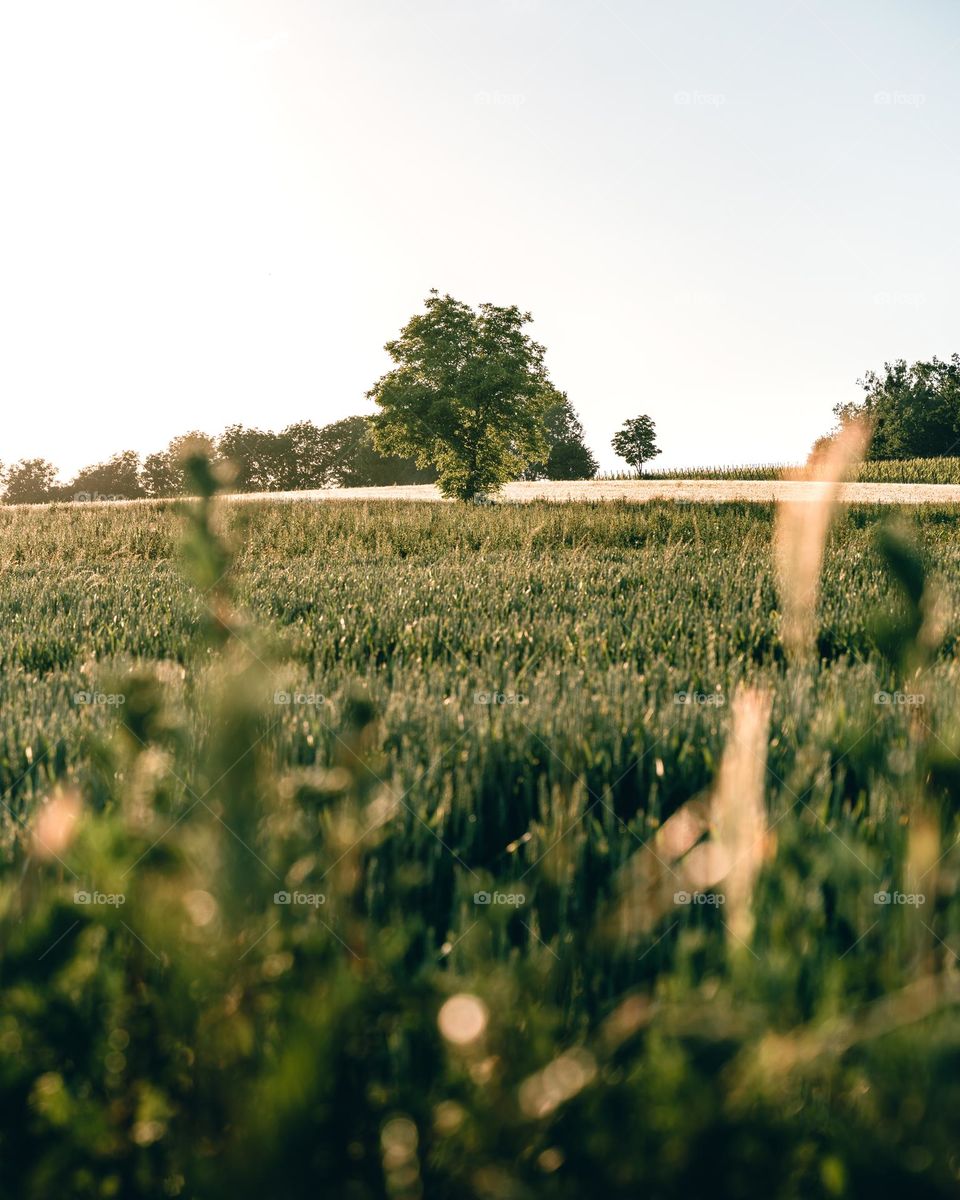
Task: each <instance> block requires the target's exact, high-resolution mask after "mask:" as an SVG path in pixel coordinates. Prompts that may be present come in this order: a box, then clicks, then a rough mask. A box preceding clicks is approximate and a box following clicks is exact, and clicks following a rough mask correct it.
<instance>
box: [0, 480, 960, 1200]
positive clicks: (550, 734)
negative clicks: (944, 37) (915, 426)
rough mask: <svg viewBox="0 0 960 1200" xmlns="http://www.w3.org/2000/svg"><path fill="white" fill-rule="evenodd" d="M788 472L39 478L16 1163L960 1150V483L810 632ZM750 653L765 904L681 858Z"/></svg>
mask: <svg viewBox="0 0 960 1200" xmlns="http://www.w3.org/2000/svg"><path fill="white" fill-rule="evenodd" d="M952 461H954V462H956V461H957V460H952ZM882 465H883V464H868V466H869V467H870V468H871V469H873V468H877V467H880V466H882ZM900 466H901V468H902V467H903V464H900ZM651 477H654V476H651ZM872 477H873V476H871V478H872ZM902 477H903V476H898V478H902ZM911 481H918V482H920V481H929V482H956V481H957V480H956V479H950V480H947V479H942V480H941V479H929V480H927V479H925V478H918V479H916V480H913V479H912V477H911ZM773 518H774V514H773V510H772V509H771V508H769V507H767V506H763V505H746V504H735V503H731V504H723V505H716V506H712V505H706V504H701V505H678V504H671V503H666V502H664V503H660V502H649V503H646V504H643V505H630V504H620V503H612V504H580V505H575V504H555V505H550V504H539V503H535V504H530V505H526V506H517V507H514V506H502V507H496V508H491V509H488V508H472V507H470V508H468V507H465V506H457V507H454V506H446V505H429V504H422V505H418V504H410V503H388V502H376V503H369V504H368V503H359V502H352V503H351V502H341V503H325V504H322V505H312V504H308V503H290V504H284V503H269V502H262V503H261V502H250V503H246V504H244V505H237V506H234V507H230V508H227V509H225V510H224V511H223V512H222V513H220V514H219V516H218V517H217V519H216V527H217V530H218V535H217V537H213V536H212V535H211V533H210V531H209V529H208V528H207V527H206V526H204V525H203V523H202V522H200V523H196V524H194V525H193V526H192V527H191V526H189V524H188V523H187V522H186V520H185V518H184V517H183V516H182V515H181V514H179V513H178V512H176V511H174V510H173V509H172V508H161V507H158V506H151V505H150V504H142V505H136V506H132V507H124V508H123V509H111V508H109V507H106V508H82V507H77V508H51V509H38V510H17V511H0V564H2V570H3V582H2V584H0V659H2V663H3V672H2V676H0V701H2V709H0V712H2V716H0V722H2V726H0V787H2V795H3V805H4V809H3V827H2V828H3V836H2V845H3V851H4V853H3V863H4V865H3V876H2V888H0V935H2V936H0V1047H2V1057H0V1071H2V1080H3V1084H2V1086H3V1095H4V1100H5V1107H6V1112H7V1115H6V1119H5V1121H4V1124H3V1128H2V1130H0V1197H3V1198H4V1200H5V1198H6V1197H33V1196H38V1197H39V1196H48V1195H52V1194H60V1195H65V1196H70V1197H100V1196H118V1197H141V1196H143V1197H147V1196H150V1197H152V1196H158V1197H159V1196H185V1197H227V1196H231V1197H246V1196H250V1197H265V1196H271V1195H280V1194H282V1195H283V1196H285V1197H300V1196H303V1197H306V1196H316V1195H329V1196H331V1197H357V1198H366V1197H378V1196H393V1197H411V1198H413V1197H419V1196H423V1197H427V1198H433V1197H444V1198H445V1197H451V1198H453V1197H477V1198H480V1200H486V1198H491V1200H493V1198H503V1200H509V1198H526V1197H541V1196H543V1197H556V1198H558V1200H567V1198H569V1200H579V1198H580V1197H584V1196H587V1195H598V1196H612V1197H621V1196H622V1197H634V1196H639V1195H650V1196H655V1197H672V1196H685V1197H701V1196H717V1197H727V1196H729V1197H747V1196H756V1195H765V1196H770V1197H791V1198H792V1197H797V1198H798V1200H799V1198H801V1197H802V1198H807V1197H816V1196H851V1197H854V1196H856V1197H860V1196H903V1195H911V1196H930V1197H933V1196H953V1195H956V1194H957V1192H958V1186H960V1160H958V1158H957V1151H956V1140H955V1128H956V1116H957V1114H958V1113H960V1071H958V1068H960V1019H958V1014H957V1009H956V1002H957V999H958V996H960V993H958V990H957V979H958V976H957V969H956V967H957V960H956V955H955V953H954V949H952V948H951V947H954V948H956V949H957V950H960V904H958V903H957V901H956V899H955V891H956V881H957V874H958V871H960V853H958V851H957V849H956V843H957V836H958V820H957V805H958V798H960V759H958V757H957V755H958V753H960V712H958V707H957V703H956V697H957V694H958V685H960V670H958V666H957V662H956V659H955V651H956V644H957V637H958V635H960V592H958V589H957V579H958V578H960V574H958V572H960V511H957V510H955V509H939V508H932V507H930V508H927V507H925V508H922V509H919V510H917V512H916V513H914V514H913V515H912V516H911V517H910V521H911V524H910V526H908V527H906V528H903V529H900V530H899V531H898V532H897V533H896V534H895V535H890V536H889V537H888V538H887V540H886V541H884V535H883V534H882V533H881V532H880V531H881V527H883V528H884V529H885V528H886V526H885V525H884V523H885V522H888V521H889V520H890V515H889V510H886V509H881V508H879V507H877V508H873V507H870V508H866V507H864V508H855V509H852V510H849V511H848V512H845V513H842V514H841V515H840V516H839V517H838V519H837V522H836V525H835V527H834V530H833V532H832V534H831V537H830V540H829V544H828V548H827V552H826V561H825V565H824V571H823V581H822V598H821V603H820V607H819V610H818V617H817V628H818V633H817V639H816V651H817V652H816V655H815V657H814V659H813V660H812V661H800V660H796V661H791V660H790V658H789V657H788V656H787V655H786V654H785V652H784V647H783V644H782V641H781V622H780V616H779V608H780V600H779V598H778V594H777V587H776V584H775V577H774V569H773V560H772V554H771V542H772V536H773ZM884 546H887V549H886V550H885V551H884V550H883V547H884ZM221 556H222V557H221ZM231 558H232V565H230V559H231ZM921 591H922V592H923V598H922V599H921V598H920V593H921ZM745 687H752V688H758V689H760V690H762V691H769V692H770V693H771V695H772V713H771V720H770V732H769V738H768V739H766V740H767V741H768V749H767V755H768V758H767V765H768V770H767V771H766V773H765V776H764V777H763V778H764V805H765V808H766V821H767V823H768V825H769V826H770V828H771V831H772V832H771V834H770V836H769V838H768V839H767V848H766V851H765V856H764V859H763V862H762V865H761V867H760V869H759V874H758V877H757V878H756V880H755V882H754V883H753V884H752V891H753V899H752V918H751V924H750V932H749V934H748V935H747V936H746V937H745V938H741V937H738V936H735V935H734V933H733V932H732V931H731V928H730V923H729V917H728V911H729V908H725V906H724V903H723V898H724V885H723V884H722V883H721V884H718V885H717V886H716V887H715V888H710V889H706V890H705V892H704V894H703V896H702V897H701V898H700V902H696V901H695V902H693V903H684V902H683V901H682V900H677V901H674V899H673V892H674V887H673V886H668V887H666V890H665V889H664V887H663V886H660V887H658V888H653V887H649V888H648V887H646V884H647V883H649V878H648V875H644V873H643V872H645V871H646V872H649V870H650V869H654V870H655V868H653V866H652V862H651V849H650V848H653V850H654V851H655V852H656V857H657V861H658V862H659V861H660V859H661V858H665V860H666V861H665V866H664V868H663V869H664V870H666V871H667V872H668V874H667V875H666V876H665V877H663V878H661V879H660V884H664V883H665V882H666V883H667V884H669V883H670V881H671V880H677V881H682V880H684V879H686V878H687V876H686V875H685V874H684V871H683V869H682V867H681V866H680V865H678V864H679V859H678V860H677V862H674V863H673V868H674V869H673V870H671V862H670V859H669V858H668V857H666V856H667V850H666V848H665V847H666V845H667V839H664V838H663V836H662V835H660V836H659V838H658V830H660V829H661V827H662V826H663V824H664V822H666V821H667V820H668V818H669V817H670V816H671V815H672V814H674V813H676V812H678V810H680V809H681V808H682V806H684V805H685V804H687V803H688V802H689V801H691V800H692V799H694V798H700V799H705V798H708V797H709V795H710V792H711V789H712V788H714V787H715V786H716V783H717V776H718V770H719V765H720V762H721V760H722V759H723V756H724V752H725V748H726V747H728V745H729V744H730V737H729V727H730V713H731V709H732V708H733V706H734V697H735V696H736V695H737V691H738V688H745ZM685 811H688V812H692V811H694V810H692V809H688V810H685ZM78 813H79V816H77V815H76V814H78ZM75 817H76V819H75V820H74V818H75ZM675 827H676V823H674V826H668V828H675ZM38 831H39V832H38ZM710 836H712V835H710ZM679 890H681V891H682V890H683V889H682V888H680V889H679ZM278 893H281V894H283V893H290V894H291V896H292V898H293V902H291V903H289V904H286V903H276V902H275V895H276V894H278ZM478 893H495V894H497V897H498V898H499V899H501V900H502V902H497V899H495V901H494V902H493V903H489V904H486V903H477V902H476V900H475V894H478ZM878 893H880V894H887V895H889V894H893V896H894V902H892V903H889V904H885V903H878V902H877V901H876V899H875V896H876V895H877V894H878ZM80 894H89V895H90V896H93V897H94V899H93V900H91V901H90V902H86V903H85V902H83V901H82V900H81V899H78V896H79V895H80ZM664 896H666V898H664ZM907 896H909V897H912V899H911V900H909V901H904V902H897V898H898V897H900V898H903V897H907ZM97 897H99V898H100V899H97ZM120 897H122V900H120V899H119V898H120ZM321 897H322V899H321ZM503 897H506V898H507V899H506V900H503V899H502V898H503ZM520 897H522V902H520V900H519V898H520ZM920 897H922V898H920ZM277 1180H283V1190H282V1192H281V1191H278V1190H277V1182H276V1181H277Z"/></svg>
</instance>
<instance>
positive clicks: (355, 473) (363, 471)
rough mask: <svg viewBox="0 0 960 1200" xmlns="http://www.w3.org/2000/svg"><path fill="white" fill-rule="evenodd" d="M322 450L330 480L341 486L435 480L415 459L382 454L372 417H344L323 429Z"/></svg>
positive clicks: (433, 474) (428, 470) (427, 468)
mask: <svg viewBox="0 0 960 1200" xmlns="http://www.w3.org/2000/svg"><path fill="white" fill-rule="evenodd" d="M319 446H320V453H321V456H322V461H323V462H324V464H325V467H326V471H327V476H328V481H329V482H330V483H333V484H336V485H337V486H338V487H385V486H388V485H391V484H398V483H433V482H434V480H435V479H436V478H437V475H436V472H435V471H434V470H433V469H432V468H431V467H419V466H418V465H417V462H416V460H415V459H414V458H412V457H409V456H403V455H396V454H382V453H381V452H380V451H379V450H378V449H377V447H376V444H375V442H374V436H373V422H372V418H371V417H363V416H357V417H344V418H343V420H341V421H334V422H333V424H331V425H325V426H324V427H323V429H321V430H320V442H319Z"/></svg>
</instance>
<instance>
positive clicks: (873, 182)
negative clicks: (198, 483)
mask: <svg viewBox="0 0 960 1200" xmlns="http://www.w3.org/2000/svg"><path fill="white" fill-rule="evenodd" d="M958 55H960V5H958V4H957V3H955V2H954V0H898V2H896V3H894V2H885V0H862V2H861V0H835V2H833V3H828V0H800V2H797V0H725V2H724V3H718V2H717V0H669V2H662V0H163V2H162V3H160V2H155V3H153V4H148V3H146V0H116V2H112V0H110V2H107V0H83V2H82V3H80V2H78V0H64V2H58V3H51V2H48V0H18V2H11V3H9V4H6V5H4V6H3V8H2V10H0V109H2V112H3V119H2V122H0V155H2V163H3V170H4V186H3V189H2V193H0V195H2V209H3V218H2V222H0V321H2V340H0V396H2V408H3V417H4V420H3V429H2V439H0V459H2V460H3V461H4V462H6V463H9V462H11V461H13V460H14V459H17V458H19V457H22V456H33V455H44V456H46V457H49V458H51V459H53V460H54V461H55V462H57V463H58V464H59V465H60V466H61V467H62V468H63V469H64V470H66V471H72V470H74V469H75V468H77V467H78V466H80V465H81V464H83V463H86V462H90V461H94V460H98V459H101V458H104V457H106V456H107V455H109V454H110V453H113V452H114V451H117V450H120V449H124V448H127V447H133V448H136V449H138V450H141V451H148V450H151V449H156V448H159V447H161V446H162V445H164V444H165V443H166V442H167V441H168V440H169V438H170V437H171V436H173V435H174V434H177V433H181V432H183V431H185V430H187V429H190V428H202V429H205V430H207V431H208V432H218V431H219V430H220V429H222V428H223V426H224V425H225V424H227V423H229V422H233V421H240V422H242V423H244V424H256V425H260V426H261V427H264V428H274V429H276V428H280V427H282V426H283V425H285V424H287V423H289V422H290V421H293V420H297V419H300V418H304V417H309V418H312V419H313V420H314V421H316V422H318V423H323V422H326V421H328V420H333V419H336V418H338V417H341V416H346V415H348V414H350V413H354V412H360V411H368V410H369V409H370V406H369V405H368V403H367V402H366V401H365V400H364V398H363V397H364V392H365V391H366V390H367V389H368V388H369V387H370V385H371V384H372V383H373V381H374V380H375V379H376V377H377V376H378V375H379V374H380V373H381V372H382V371H383V369H384V368H385V366H386V365H387V359H386V355H385V354H384V352H383V349H382V346H383V343H384V341H386V339H387V338H388V337H391V336H393V335H394V334H395V333H396V332H397V330H398V329H399V327H400V326H401V325H402V324H403V323H404V321H405V320H406V319H407V317H409V316H410V315H411V314H412V313H413V312H414V311H415V310H417V309H418V308H419V307H420V305H421V302H422V300H423V297H424V296H425V295H426V293H427V291H428V290H429V288H431V287H437V288H439V289H440V290H441V291H450V292H452V293H453V294H454V295H455V296H457V297H459V298H461V299H463V300H466V301H469V302H471V303H477V302H479V301H482V300H491V301H494V302H497V303H504V304H513V303H515V304H518V305H520V306H521V307H524V308H528V309H530V310H531V311H532V312H533V314H534V317H535V325H534V327H533V331H534V332H535V334H536V336H537V337H538V339H539V340H540V341H542V342H544V343H545V344H546V346H547V349H548V364H549V367H550V370H551V374H552V377H553V379H554V381H555V383H556V384H557V385H558V386H559V387H561V388H563V389H565V390H566V391H568V392H569V394H570V397H571V399H572V400H573V402H574V404H575V406H576V407H577V408H578V410H579V411H580V413H581V415H582V418H583V421H584V425H585V427H586V431H587V436H588V440H589V441H590V443H591V445H592V446H593V447H594V449H595V450H596V451H597V452H598V453H599V457H600V458H601V461H602V464H603V465H604V467H614V466H616V465H618V460H617V459H616V458H615V456H614V455H613V453H612V451H611V450H610V449H609V442H610V437H611V435H612V433H613V431H614V430H615V429H616V427H617V426H618V424H619V423H620V422H621V421H622V420H623V419H624V418H625V417H628V416H632V415H635V414H637V413H638V412H648V413H650V414H651V416H653V418H654V420H655V421H656V422H657V427H658V433H659V438H660V443H661V445H662V447H663V450H664V454H663V457H662V459H661V460H660V462H661V463H662V464H664V465H669V464H681V463H691V464H693V463H713V462H736V461H739V462H762V461H782V460H796V459H798V458H800V457H802V456H803V455H804V454H805V452H806V450H807V449H808V447H809V444H810V442H811V441H812V439H813V438H814V437H815V436H817V435H818V434H819V433H821V432H823V431H824V430H825V429H826V428H828V427H829V425H830V424H831V416H830V410H831V408H832V406H833V405H834V404H835V403H836V402H837V401H843V400H850V399H853V398H854V397H856V396H857V395H859V389H858V388H857V387H856V379H857V378H858V376H860V375H862V374H863V372H864V371H865V370H866V369H868V368H871V367H873V368H878V369H879V368H880V367H881V366H882V364H883V362H884V360H885V359H890V358H894V357H898V356H905V357H907V358H918V357H926V356H929V355H932V354H934V353H936V354H940V355H941V356H945V355H948V354H950V353H951V352H953V351H954V350H957V349H960V326H958V320H957V318H958V315H960V305H958V301H957V277H958V266H960V263H958V258H960V252H958V239H957V211H958V193H960V186H958V185H960V172H958V167H957V149H958V132H960V108H958V99H960V73H958V71H957V59H958Z"/></svg>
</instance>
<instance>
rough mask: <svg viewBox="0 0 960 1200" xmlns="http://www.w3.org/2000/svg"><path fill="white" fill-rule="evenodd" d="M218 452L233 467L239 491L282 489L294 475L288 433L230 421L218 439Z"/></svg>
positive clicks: (234, 482) (235, 483) (234, 484)
mask: <svg viewBox="0 0 960 1200" xmlns="http://www.w3.org/2000/svg"><path fill="white" fill-rule="evenodd" d="M217 453H218V455H219V456H220V457H221V458H223V459H226V461H227V462H228V463H229V464H230V466H231V467H232V469H233V473H234V480H233V486H234V487H235V488H236V490H237V491H238V492H269V491H275V490H282V489H283V486H284V484H285V483H286V481H287V480H288V479H289V477H290V473H291V457H292V447H291V444H290V438H289V437H288V436H287V435H286V433H272V432H270V431H269V430H264V429H249V428H247V427H246V426H244V425H228V426H227V428H226V429H225V430H224V431H223V433H222V434H221V435H220V437H219V438H218V439H217Z"/></svg>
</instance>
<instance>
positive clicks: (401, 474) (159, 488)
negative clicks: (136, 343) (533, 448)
mask: <svg viewBox="0 0 960 1200" xmlns="http://www.w3.org/2000/svg"><path fill="white" fill-rule="evenodd" d="M542 420H543V428H542V434H543V438H544V442H545V445H546V453H545V454H544V455H542V457H541V459H540V460H539V461H536V462H529V463H527V465H526V466H525V467H524V468H523V470H522V471H521V472H520V476H519V477H522V478H524V479H590V478H592V477H593V476H594V475H595V474H596V471H597V463H596V460H595V459H594V457H593V455H592V454H591V453H590V451H589V449H588V448H587V446H586V444H585V443H584V435H583V426H582V425H581V423H580V420H579V418H578V417H577V414H576V412H575V411H574V409H573V406H572V405H571V403H570V401H569V399H568V398H567V396H566V395H564V394H562V393H557V395H556V396H555V397H554V401H553V403H552V404H551V405H550V406H549V407H548V408H547V410H546V411H545V413H544V414H543V418H542ZM373 432H374V431H373V423H372V419H371V418H370V417H367V416H353V417H344V418H343V419H342V420H339V421H334V422H332V423H331V424H328V425H324V426H317V425H315V424H314V423H313V422H312V421H309V420H306V421H297V422H296V423H294V424H292V425H288V426H287V427H286V428H285V429H282V430H280V431H279V432H272V431H270V430H263V429H255V428H248V427H246V426H243V425H230V426H228V427H227V428H226V429H225V430H224V431H223V432H222V433H221V434H220V435H219V437H211V436H210V435H209V434H206V433H203V432H200V431H198V430H193V431H191V432H189V433H185V434H182V435H180V436H179V437H175V438H174V439H173V440H172V441H171V442H170V443H169V445H168V446H167V447H166V448H165V449H163V450H159V451H156V452H155V453H153V454H148V455H146V456H145V457H144V458H141V456H140V455H139V454H137V452H136V451H134V450H125V451H121V452H120V453H118V454H114V455H113V456H112V457H111V458H108V459H107V460H106V461H105V462H100V463H95V464H93V465H91V466H89V467H84V468H83V469H82V470H81V471H78V472H77V474H76V475H75V476H74V477H73V478H72V479H71V480H69V481H68V482H61V481H59V480H58V478H57V468H56V467H55V466H54V464H53V463H52V462H49V461H48V460H47V459H44V458H29V459H21V460H20V461H19V462H17V463H14V464H13V465H12V466H10V467H9V468H7V470H5V471H3V472H2V476H0V478H2V482H3V485H4V490H3V500H4V502H5V503H7V504H44V503H52V502H69V501H75V500H79V501H83V500H92V499H129V500H135V499H158V498H165V497H175V496H180V495H184V494H186V493H187V492H188V491H189V483H188V480H187V477H186V475H185V472H184V465H183V464H184V461H185V459H186V458H187V457H188V455H189V454H191V453H195V452H201V453H203V454H205V455H206V456H207V457H208V458H210V460H211V461H212V462H213V463H214V464H215V465H218V466H219V467H220V469H221V471H222V472H224V473H225V474H226V476H227V479H228V481H229V482H228V486H229V487H230V488H231V489H232V490H234V491H237V492H268V491H271V492H272V491H300V490H303V489H308V488H328V487H379V486H391V485H397V484H410V483H434V482H436V480H437V471H436V468H434V467H433V466H430V465H429V464H428V465H426V466H420V465H418V464H417V462H416V460H415V459H414V457H412V456H410V455H404V454H390V453H384V452H381V450H379V449H378V448H377V446H376V445H375V442H374V436H373Z"/></svg>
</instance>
